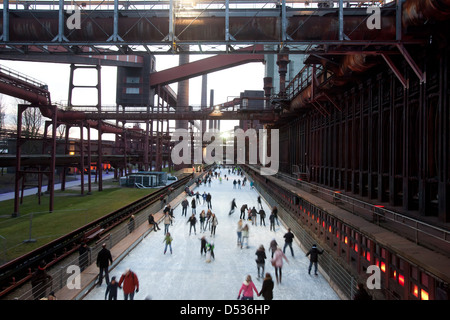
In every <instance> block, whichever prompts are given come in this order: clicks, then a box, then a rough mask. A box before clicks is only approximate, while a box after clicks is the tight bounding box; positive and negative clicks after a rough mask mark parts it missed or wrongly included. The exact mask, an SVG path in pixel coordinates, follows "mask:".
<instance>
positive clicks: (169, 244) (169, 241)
mask: <svg viewBox="0 0 450 320" xmlns="http://www.w3.org/2000/svg"><path fill="white" fill-rule="evenodd" d="M172 241H173V238H172V236H171V235H170V232H167V233H166V235H165V237H164V240H163V242H165V243H166V245H165V247H164V254H166V251H167V247H169V248H170V254H172Z"/></svg>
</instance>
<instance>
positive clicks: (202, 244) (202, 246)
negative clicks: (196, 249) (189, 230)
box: [200, 236, 207, 255]
mask: <svg viewBox="0 0 450 320" xmlns="http://www.w3.org/2000/svg"><path fill="white" fill-rule="evenodd" d="M206 243H207V242H206V238H205V237H204V236H203V237H202V238H201V239H200V254H201V255H203V252H205V254H206Z"/></svg>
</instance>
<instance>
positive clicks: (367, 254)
mask: <svg viewBox="0 0 450 320" xmlns="http://www.w3.org/2000/svg"><path fill="white" fill-rule="evenodd" d="M366 259H367V261H370V252H369V251H367V253H366Z"/></svg>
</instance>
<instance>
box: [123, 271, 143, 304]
mask: <svg viewBox="0 0 450 320" xmlns="http://www.w3.org/2000/svg"><path fill="white" fill-rule="evenodd" d="M122 283H123V287H122ZM119 287H120V288H122V289H123V295H124V298H125V300H128V297H129V298H130V300H133V298H134V293H135V292H136V293H138V292H139V280H138V277H137V275H136V274H135V273H134V272H133V271H131V270H130V269H126V270H125V273H124V274H122V276H121V277H120V281H119Z"/></svg>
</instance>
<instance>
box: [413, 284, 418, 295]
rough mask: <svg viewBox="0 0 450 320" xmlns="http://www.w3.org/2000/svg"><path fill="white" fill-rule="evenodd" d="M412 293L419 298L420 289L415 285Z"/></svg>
mask: <svg viewBox="0 0 450 320" xmlns="http://www.w3.org/2000/svg"><path fill="white" fill-rule="evenodd" d="M412 293H413V295H414V296H415V297H419V288H418V287H417V286H416V285H414V287H413V292H412Z"/></svg>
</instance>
